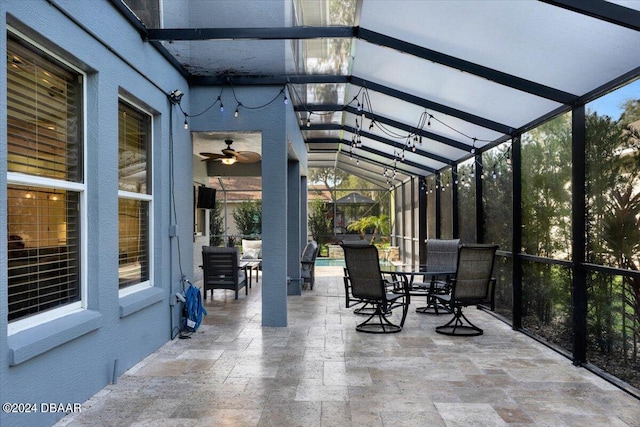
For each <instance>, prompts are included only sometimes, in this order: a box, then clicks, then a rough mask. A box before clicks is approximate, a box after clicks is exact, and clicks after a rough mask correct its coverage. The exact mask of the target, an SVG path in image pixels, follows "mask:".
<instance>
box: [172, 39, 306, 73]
mask: <svg viewBox="0 0 640 427" xmlns="http://www.w3.org/2000/svg"><path fill="white" fill-rule="evenodd" d="M284 43H285V42H284V41H283V40H213V41H211V40H196V41H173V42H171V43H169V42H164V46H165V47H166V48H167V50H168V51H169V52H170V53H171V54H172V55H173V56H174V58H176V60H177V61H178V62H179V63H180V64H182V66H183V67H184V68H185V69H186V70H187V71H188V72H189V73H190V74H192V75H195V76H218V75H255V74H262V73H269V74H286V73H293V72H295V69H294V63H293V62H292V61H291V60H286V55H285V49H284ZM220 58H224V61H221V60H220Z"/></svg>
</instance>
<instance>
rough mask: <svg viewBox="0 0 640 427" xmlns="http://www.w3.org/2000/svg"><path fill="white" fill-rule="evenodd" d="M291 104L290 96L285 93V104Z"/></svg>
mask: <svg viewBox="0 0 640 427" xmlns="http://www.w3.org/2000/svg"><path fill="white" fill-rule="evenodd" d="M288 104H289V98H287V94H286V93H285V94H284V105H288Z"/></svg>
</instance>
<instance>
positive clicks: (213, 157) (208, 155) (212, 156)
mask: <svg viewBox="0 0 640 427" xmlns="http://www.w3.org/2000/svg"><path fill="white" fill-rule="evenodd" d="M200 155H201V156H205V157H206V159H202V161H203V162H206V161H209V160H218V159H222V158H225V157H227V156H225V155H224V154H217V153H200Z"/></svg>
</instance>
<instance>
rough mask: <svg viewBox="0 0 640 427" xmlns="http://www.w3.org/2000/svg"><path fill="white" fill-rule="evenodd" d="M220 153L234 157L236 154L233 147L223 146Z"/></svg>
mask: <svg viewBox="0 0 640 427" xmlns="http://www.w3.org/2000/svg"><path fill="white" fill-rule="evenodd" d="M222 153H223V154H224V155H225V156H227V157H236V156H237V155H238V152H237V151H236V150H234V149H233V148H224V149H223V150H222Z"/></svg>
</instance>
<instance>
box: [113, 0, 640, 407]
mask: <svg viewBox="0 0 640 427" xmlns="http://www.w3.org/2000/svg"><path fill="white" fill-rule="evenodd" d="M113 3H114V4H115V5H117V6H118V7H120V8H121V9H122V12H123V13H124V14H126V15H127V16H129V17H130V18H131V20H132V22H134V23H135V24H136V25H138V28H139V31H140V33H141V35H142V37H143V39H144V40H146V41H149V42H150V43H154V44H155V45H156V46H157V47H158V49H160V50H161V51H162V52H164V53H165V55H166V56H167V57H168V58H170V60H171V61H173V62H174V63H175V65H176V67H178V68H179V69H181V70H182V71H183V72H184V74H185V75H186V76H188V80H189V82H190V85H191V87H208V86H212V87H216V88H218V89H219V93H220V94H221V95H223V94H231V93H233V96H234V98H235V93H236V92H235V91H236V90H238V88H252V87H270V88H273V89H274V90H273V92H274V94H275V97H274V98H273V100H269V99H267V100H265V103H264V104H260V103H256V104H255V105H249V104H248V103H246V104H245V103H243V102H242V99H238V98H235V99H234V98H231V99H234V100H233V102H232V104H229V103H228V102H227V103H226V104H225V105H224V108H227V109H229V108H230V109H235V111H236V112H238V113H239V114H242V113H243V110H246V109H254V108H261V107H263V106H265V105H267V104H266V103H267V102H284V103H291V104H293V108H294V110H295V112H296V115H297V120H298V123H297V125H296V126H298V127H299V129H300V132H301V133H302V135H303V138H304V141H305V143H306V147H307V153H306V155H307V164H306V167H307V168H308V169H307V171H308V170H311V169H313V168H333V169H336V170H340V171H344V172H346V173H349V174H352V175H355V176H358V177H360V178H361V179H364V180H366V181H367V182H369V183H371V184H373V185H374V186H375V187H376V188H378V189H379V190H381V191H387V192H389V193H390V195H391V204H390V205H391V208H390V209H391V211H390V214H391V215H390V216H391V217H392V219H391V222H392V224H393V229H392V232H391V244H392V245H394V246H398V247H399V248H400V257H401V259H402V260H403V261H404V262H414V263H415V262H420V261H423V260H424V256H425V243H426V240H427V239H430V238H460V239H461V241H462V242H486V243H496V244H499V245H500V249H499V251H498V255H497V256H498V259H497V260H496V268H495V271H494V273H495V275H496V277H497V278H498V285H497V292H496V308H495V315H497V316H499V317H501V318H502V319H503V320H504V321H506V322H508V323H510V324H511V325H512V326H513V328H515V329H517V330H520V331H522V332H524V333H526V334H530V335H531V336H533V337H535V338H536V339H539V340H542V341H544V342H546V343H547V344H549V345H550V346H552V347H554V348H555V349H557V350H558V351H560V352H562V353H564V354H565V355H567V356H568V357H570V358H571V359H572V360H574V362H575V363H576V364H583V365H584V366H586V367H588V368H590V369H593V370H595V371H599V372H600V373H601V374H602V375H604V376H605V377H606V378H608V379H609V380H611V381H612V382H615V383H616V384H618V385H619V386H621V387H623V388H625V389H627V390H629V391H630V392H632V393H635V394H636V395H639V393H638V390H637V388H638V387H640V360H639V359H640V272H639V271H638V269H639V268H640V147H639V145H640V82H638V80H637V79H638V77H640V60H639V58H640V2H637V1H621V0H617V1H589V2H584V1H579V0H545V1H402V0H401V1H369V0H342V1H340V0H327V1H319V0H307V1H305V0H295V1H292V2H285V3H284V6H285V8H286V9H285V12H286V13H285V15H286V16H288V18H289V19H288V20H285V21H286V22H278V21H277V20H273V19H271V20H270V19H269V17H270V10H272V8H273V7H280V8H281V7H282V6H283V2H274V1H259V2H247V1H216V2H204V1H191V2H161V4H162V14H160V11H159V9H158V7H157V6H158V5H159V3H158V2H157V1H155V2H154V1H143V0H140V1H133V0H130V1H127V2H126V3H127V4H128V6H129V7H131V8H132V10H133V12H135V15H134V14H133V13H131V11H130V10H129V9H128V8H127V7H126V6H125V4H124V3H122V2H120V1H119V0H113ZM154 5H155V6H156V8H154ZM244 10H251V11H252V12H251V13H242V11H244ZM160 16H162V21H160ZM159 22H162V23H163V24H162V25H160V24H159ZM223 98H224V96H223ZM223 98H221V97H220V96H219V97H218V98H215V97H214V98H212V99H211V105H210V106H209V108H213V109H220V110H222V108H223V104H222V99H223ZM227 99H229V98H227ZM183 113H184V120H185V122H188V121H189V120H190V118H191V117H192V116H195V115H197V114H199V113H200V111H188V109H184V110H183ZM265 147H267V146H266V145H264V144H263V152H264V150H265V149H267V148H265ZM265 179H268V175H264V174H263V180H265ZM263 182H264V181H263ZM634 387H635V388H634Z"/></svg>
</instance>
